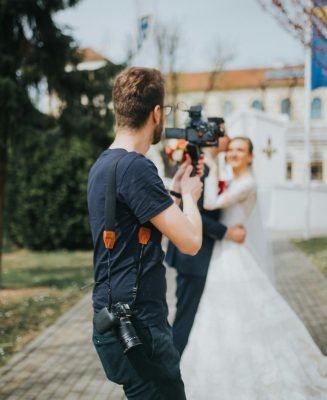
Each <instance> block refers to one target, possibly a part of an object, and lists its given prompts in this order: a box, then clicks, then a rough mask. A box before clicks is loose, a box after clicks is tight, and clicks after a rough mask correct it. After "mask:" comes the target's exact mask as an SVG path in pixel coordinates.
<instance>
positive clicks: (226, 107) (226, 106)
mask: <svg viewBox="0 0 327 400" xmlns="http://www.w3.org/2000/svg"><path fill="white" fill-rule="evenodd" d="M232 112H233V104H232V102H231V101H229V100H227V101H225V102H224V106H223V115H224V117H227V115H229V114H231V113H232Z"/></svg>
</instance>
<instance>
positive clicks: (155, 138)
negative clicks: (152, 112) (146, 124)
mask: <svg viewBox="0 0 327 400" xmlns="http://www.w3.org/2000/svg"><path fill="white" fill-rule="evenodd" d="M163 125H164V124H163V121H160V123H159V125H157V126H156V127H155V128H154V130H153V134H152V144H157V143H159V142H160V140H161V137H162V132H163Z"/></svg>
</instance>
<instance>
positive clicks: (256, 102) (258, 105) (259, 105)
mask: <svg viewBox="0 0 327 400" xmlns="http://www.w3.org/2000/svg"><path fill="white" fill-rule="evenodd" d="M251 107H252V108H255V109H256V110H263V105H262V101H260V100H253V101H252V104H251Z"/></svg>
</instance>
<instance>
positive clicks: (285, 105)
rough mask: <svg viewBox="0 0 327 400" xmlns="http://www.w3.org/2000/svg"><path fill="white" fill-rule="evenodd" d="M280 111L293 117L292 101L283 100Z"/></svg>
mask: <svg viewBox="0 0 327 400" xmlns="http://www.w3.org/2000/svg"><path fill="white" fill-rule="evenodd" d="M280 109H281V110H280V111H281V113H282V114H287V115H288V116H291V100H290V99H288V98H287V99H283V100H282V101H281V103H280Z"/></svg>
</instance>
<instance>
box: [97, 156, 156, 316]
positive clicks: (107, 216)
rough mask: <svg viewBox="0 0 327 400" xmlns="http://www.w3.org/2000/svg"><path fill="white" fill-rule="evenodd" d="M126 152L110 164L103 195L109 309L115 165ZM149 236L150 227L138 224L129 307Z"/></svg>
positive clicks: (113, 226)
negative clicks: (137, 255)
mask: <svg viewBox="0 0 327 400" xmlns="http://www.w3.org/2000/svg"><path fill="white" fill-rule="evenodd" d="M125 155H126V154H123V155H120V156H118V157H117V158H115V159H114V160H113V162H112V163H111V164H110V167H109V171H108V178H107V189H106V197H105V207H104V232H103V241H104V244H105V247H106V249H107V251H108V259H107V271H108V272H107V277H108V309H109V310H110V309H111V305H112V289H111V254H112V250H113V248H114V246H115V242H116V234H115V225H116V207H117V199H116V172H117V165H118V162H119V160H120V159H121V158H122V157H124V156H125ZM150 237H151V229H150V228H148V227H145V226H140V228H139V231H138V242H139V244H140V246H141V248H140V252H139V257H138V264H137V272H136V280H135V284H134V287H133V289H132V302H131V309H133V308H134V305H135V301H136V296H137V292H138V287H139V282H140V278H141V273H142V258H143V254H144V248H145V246H146V245H147V244H148V242H149V240H150Z"/></svg>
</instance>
